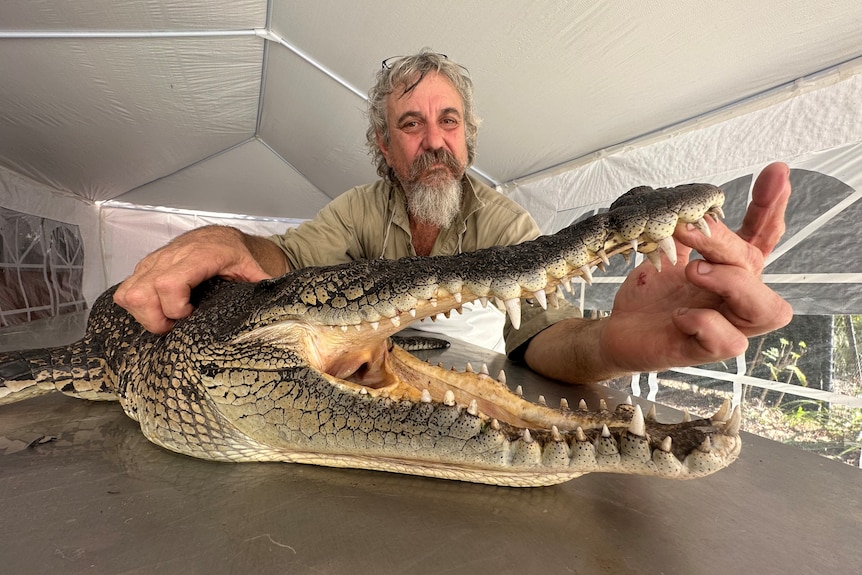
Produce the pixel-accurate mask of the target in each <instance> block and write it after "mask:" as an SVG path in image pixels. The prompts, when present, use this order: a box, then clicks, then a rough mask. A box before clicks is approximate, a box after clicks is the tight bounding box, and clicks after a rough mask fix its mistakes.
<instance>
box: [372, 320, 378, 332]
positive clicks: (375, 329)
mask: <svg viewBox="0 0 862 575" xmlns="http://www.w3.org/2000/svg"><path fill="white" fill-rule="evenodd" d="M379 327H380V322H379V321H372V322H371V329H373V330H374V331H377V328H379Z"/></svg>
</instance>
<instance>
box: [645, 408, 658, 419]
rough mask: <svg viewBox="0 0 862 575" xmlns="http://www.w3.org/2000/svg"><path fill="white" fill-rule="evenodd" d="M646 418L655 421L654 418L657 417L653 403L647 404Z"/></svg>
mask: <svg viewBox="0 0 862 575" xmlns="http://www.w3.org/2000/svg"><path fill="white" fill-rule="evenodd" d="M646 418H647V419H649V420H650V421H655V420H656V419H658V414H657V413H656V410H655V404H652V405H650V406H649V411H648V412H647V414H646Z"/></svg>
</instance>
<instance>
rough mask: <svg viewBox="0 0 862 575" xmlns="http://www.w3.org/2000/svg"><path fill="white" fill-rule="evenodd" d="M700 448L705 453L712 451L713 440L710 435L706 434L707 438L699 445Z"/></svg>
mask: <svg viewBox="0 0 862 575" xmlns="http://www.w3.org/2000/svg"><path fill="white" fill-rule="evenodd" d="M698 449H700V450H701V451H703V452H704V453H709V452H710V451H712V440H710V439H709V436H708V435H707V436H706V439H704V440H703V443H701V444H700V447H698Z"/></svg>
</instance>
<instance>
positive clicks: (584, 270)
mask: <svg viewBox="0 0 862 575" xmlns="http://www.w3.org/2000/svg"><path fill="white" fill-rule="evenodd" d="M579 269H580V271H581V277H582V278H583V280H584V281H585V282H587V283H588V284H589V285H593V272H592V271H590V266H581V267H580V268H579Z"/></svg>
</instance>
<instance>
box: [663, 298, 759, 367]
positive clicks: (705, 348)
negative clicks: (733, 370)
mask: <svg viewBox="0 0 862 575" xmlns="http://www.w3.org/2000/svg"><path fill="white" fill-rule="evenodd" d="M671 320H672V321H673V324H674V326H676V328H677V329H678V330H679V331H681V332H682V333H684V334H686V335H687V336H688V337H687V338H685V339H684V340H683V341H682V344H681V349H680V350H679V354H680V357H681V358H684V359H683V362H684V363H686V364H688V365H696V364H697V363H708V362H711V361H716V358H728V357H735V356H738V355H740V354H741V353H744V352H745V350H746V349H748V338H746V337H745V335H743V334H742V333H741V332H740V331H739V330H738V329H736V327H735V326H734V325H733V324H732V323H731V322H729V321H728V320H727V318H725V317H724V316H722V315H721V314H720V313H719V312H717V311H716V310H713V309H688V308H681V309H679V310H677V311H676V312H675V313H674V314H673V316H672V318H671Z"/></svg>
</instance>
